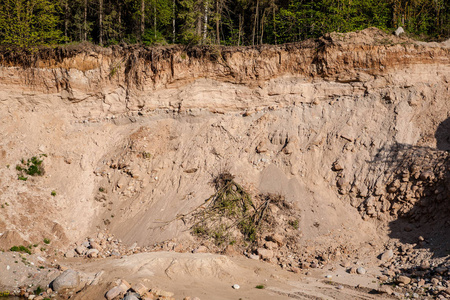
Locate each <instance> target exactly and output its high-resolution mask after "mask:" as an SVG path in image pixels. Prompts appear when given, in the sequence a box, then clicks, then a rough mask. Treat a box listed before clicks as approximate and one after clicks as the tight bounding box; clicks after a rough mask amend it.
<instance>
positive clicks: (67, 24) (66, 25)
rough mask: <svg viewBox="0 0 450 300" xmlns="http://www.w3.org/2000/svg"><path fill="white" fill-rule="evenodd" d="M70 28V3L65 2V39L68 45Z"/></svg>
mask: <svg viewBox="0 0 450 300" xmlns="http://www.w3.org/2000/svg"><path fill="white" fill-rule="evenodd" d="M68 27H69V1H68V0H65V1H64V37H65V38H66V39H65V42H66V43H67V41H68V38H67V28H68Z"/></svg>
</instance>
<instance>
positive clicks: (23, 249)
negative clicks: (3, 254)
mask: <svg viewBox="0 0 450 300" xmlns="http://www.w3.org/2000/svg"><path fill="white" fill-rule="evenodd" d="M9 250H10V251H13V252H24V253H28V254H31V251H30V249H28V248H27V247H25V246H22V245H21V246H13V247H11V249H9Z"/></svg>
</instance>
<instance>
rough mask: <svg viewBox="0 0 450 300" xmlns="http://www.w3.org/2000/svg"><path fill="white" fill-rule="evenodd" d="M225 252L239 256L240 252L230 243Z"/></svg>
mask: <svg viewBox="0 0 450 300" xmlns="http://www.w3.org/2000/svg"><path fill="white" fill-rule="evenodd" d="M224 254H225V255H228V256H238V255H239V252H237V251H236V249H235V247H234V246H233V245H228V246H227V247H226V248H225V251H224Z"/></svg>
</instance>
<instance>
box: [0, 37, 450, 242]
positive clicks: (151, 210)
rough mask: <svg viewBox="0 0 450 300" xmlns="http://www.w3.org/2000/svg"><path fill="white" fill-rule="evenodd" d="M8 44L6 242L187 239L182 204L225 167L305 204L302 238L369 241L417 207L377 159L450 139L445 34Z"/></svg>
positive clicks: (1, 94) (200, 194)
mask: <svg viewBox="0 0 450 300" xmlns="http://www.w3.org/2000/svg"><path fill="white" fill-rule="evenodd" d="M1 55H2V56H1V67H0V86H1V88H0V128H1V130H0V136H1V139H0V168H1V170H2V172H0V185H1V187H2V192H1V193H0V202H1V203H3V205H2V208H1V210H0V216H1V218H0V233H3V235H2V237H3V238H1V237H0V239H1V242H2V243H3V248H7V247H9V246H10V245H12V244H14V243H19V242H23V243H28V242H31V243H33V242H34V241H40V240H42V239H43V238H44V237H48V238H51V239H52V240H53V241H57V242H58V243H60V244H61V246H62V245H68V244H69V243H71V242H74V241H77V240H79V239H81V238H83V237H86V236H88V235H89V234H93V232H96V231H98V230H104V229H107V230H109V231H110V232H112V233H114V234H116V235H117V236H118V237H120V238H121V239H122V240H123V241H124V242H126V243H129V244H131V243H134V242H137V243H138V244H139V245H151V244H153V243H155V242H159V241H162V240H165V239H171V238H174V237H177V238H179V239H181V238H183V236H186V235H187V232H186V226H185V225H184V224H183V222H182V221H181V220H176V216H177V214H184V213H186V212H188V211H190V210H191V209H192V208H194V207H197V206H198V205H200V204H201V203H203V202H204V201H205V199H207V198H208V197H209V196H210V195H211V194H212V193H213V188H212V186H211V185H210V182H211V179H212V177H213V176H214V175H215V174H218V173H220V172H222V171H224V170H227V171H230V172H231V173H232V174H233V175H235V176H236V181H237V182H239V183H240V184H242V185H243V186H245V187H246V188H247V189H248V190H249V191H250V192H252V193H254V194H257V193H261V192H272V193H279V194H283V195H284V196H285V197H286V199H287V200H288V201H290V202H292V203H294V204H295V207H296V209H298V210H299V211H300V215H301V218H300V220H299V232H298V235H299V237H300V243H301V244H302V245H305V247H306V246H307V247H328V246H327V245H330V241H333V243H334V244H335V245H336V244H339V245H348V247H355V248H358V247H360V246H361V245H362V244H364V245H365V244H367V242H369V241H373V240H375V239H379V240H381V241H383V239H386V238H387V237H388V236H389V233H390V232H391V231H392V228H390V226H391V224H392V222H393V221H394V220H395V219H396V218H397V217H398V216H399V215H400V212H401V209H402V208H403V206H404V205H403V204H401V205H400V204H399V205H398V206H399V207H395V208H393V206H394V204H395V203H397V202H398V203H403V202H401V201H400V202H399V200H398V199H399V198H398V197H400V196H401V197H403V196H402V195H400V196H398V195H397V196H398V197H397V198H395V197H393V196H389V193H390V192H389V191H387V188H386V187H387V186H388V185H389V184H392V182H393V180H394V179H395V178H393V176H392V174H393V173H392V172H393V171H392V166H393V165H394V163H392V162H390V161H388V160H381V159H378V160H377V158H380V157H387V156H389V154H390V153H392V151H394V150H392V149H400V148H401V149H402V151H405V149H406V150H408V151H410V150H411V151H413V150H415V149H422V150H423V151H425V152H426V153H438V154H436V155H442V153H443V152H439V151H444V152H445V150H448V149H450V147H449V145H450V144H448V140H447V138H448V136H446V131H445V130H444V131H442V130H441V134H440V137H438V139H437V138H436V137H437V136H438V135H436V131H438V128H443V127H442V126H444V125H445V124H446V123H445V120H446V119H447V118H448V112H449V111H450V101H449V96H450V90H449V88H450V87H449V86H450V84H449V81H450V47H449V44H448V43H421V42H415V41H412V40H409V39H408V38H406V37H395V36H390V35H386V34H384V33H382V32H381V31H379V30H376V29H367V30H364V31H361V32H357V33H348V34H338V33H333V34H330V35H327V36H325V37H323V38H321V39H318V40H309V41H305V42H302V43H298V44H286V45H279V46H259V47H253V48H252V47H194V48H190V47H183V46H171V47H164V48H158V47H155V48H146V47H140V46H139V47H137V46H126V45H123V46H113V47H110V48H97V47H94V46H91V45H80V46H77V47H66V48H57V49H43V50H39V51H37V52H33V53H21V52H17V51H9V50H4V51H3V52H2V54H1ZM444 127H445V126H444ZM445 128H446V127H445ZM437 148H438V149H437ZM424 149H425V150H424ZM427 151H428V152H427ZM430 151H431V152H430ZM397 152H398V151H397ZM397 152H396V153H397ZM408 153H410V152H408ZM39 154H46V157H45V156H44V157H43V161H44V162H43V166H44V168H45V174H44V175H43V176H38V177H33V176H29V178H28V180H27V181H23V180H18V179H17V178H18V171H17V170H16V168H15V166H16V165H17V164H19V163H20V161H21V159H25V160H26V159H28V158H30V157H32V156H35V155H39ZM426 155H428V154H426ZM432 155H434V154H431V156H432ZM394 177H395V176H394ZM424 180H425V179H424ZM408 188H409V189H411V188H412V187H411V186H409V187H408ZM53 191H54V193H52V192H53ZM392 191H393V190H392ZM395 192H396V191H393V192H392V193H395ZM392 193H391V194H392ZM418 197H419V198H420V195H419V196H418ZM413 198H414V197H413ZM416 198H417V197H416ZM402 199H403V198H402ZM414 199H415V198H414ZM416 200H417V199H416ZM419 200H420V199H419ZM413 206H414V203H412V204H408V205H407V207H406V208H404V210H410V209H411V208H412V207H413ZM174 219H175V220H174ZM6 233H7V234H6ZM6 237H8V238H6ZM186 238H188V237H186ZM22 240H23V241H22ZM0 246H1V245H0ZM0 248H1V247H0Z"/></svg>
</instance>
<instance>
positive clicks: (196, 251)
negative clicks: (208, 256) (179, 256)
mask: <svg viewBox="0 0 450 300" xmlns="http://www.w3.org/2000/svg"><path fill="white" fill-rule="evenodd" d="M206 252H208V248H206V247H205V246H199V247H197V249H194V251H192V253H206Z"/></svg>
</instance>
